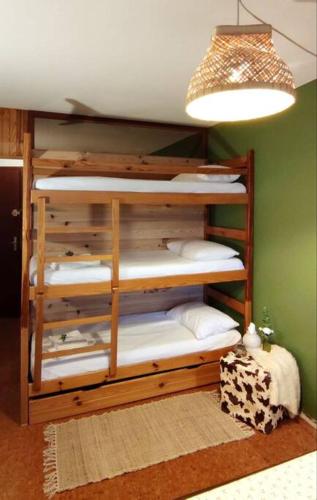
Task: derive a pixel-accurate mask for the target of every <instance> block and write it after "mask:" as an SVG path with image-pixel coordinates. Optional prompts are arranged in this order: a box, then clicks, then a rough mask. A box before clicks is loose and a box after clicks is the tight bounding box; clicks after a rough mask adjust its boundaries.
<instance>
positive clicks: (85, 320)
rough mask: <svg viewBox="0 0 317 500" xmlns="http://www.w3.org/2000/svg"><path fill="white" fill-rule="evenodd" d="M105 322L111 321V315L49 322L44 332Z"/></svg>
mask: <svg viewBox="0 0 317 500" xmlns="http://www.w3.org/2000/svg"><path fill="white" fill-rule="evenodd" d="M103 321H111V314H104V315H101V316H91V317H88V318H82V317H81V318H72V319H66V320H59V321H48V322H46V323H44V330H52V329H54V328H67V327H68V326H75V325H91V324H94V323H102V322H103Z"/></svg>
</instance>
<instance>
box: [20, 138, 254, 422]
mask: <svg viewBox="0 0 317 500" xmlns="http://www.w3.org/2000/svg"><path fill="white" fill-rule="evenodd" d="M203 163H206V161H205V160H201V159H200V160H194V159H184V158H164V157H155V156H147V157H144V156H143V157H138V156H134V157H132V156H128V155H126V156H125V155H109V154H103V155H101V154H98V155H96V154H95V155H94V154H87V153H86V154H84V153H82V154H80V153H76V154H71V153H69V152H64V153H63V152H50V151H46V152H43V151H36V150H33V149H32V137H31V135H30V134H25V137H24V169H23V252H22V317H21V325H22V326H21V421H22V423H37V422H43V421H47V420H52V419H55V418H62V417H67V416H72V415H77V414H81V413H84V412H87V411H94V410H99V409H101V408H106V407H110V406H114V405H118V404H123V403H128V402H132V401H137V400H142V399H145V398H148V397H154V396H158V395H162V394H167V393H171V392H176V391H179V390H184V389H189V388H193V387H199V386H203V385H207V384H211V383H215V384H216V383H218V382H219V360H220V357H221V356H222V355H224V354H225V353H227V352H228V351H229V350H230V349H231V348H232V347H233V345H235V344H236V343H237V341H238V340H239V338H240V336H239V335H237V332H236V331H234V330H233V331H230V332H229V334H228V335H227V337H226V339H225V338H224V337H222V339H216V338H213V339H212V341H211V340H210V339H209V340H208V339H206V341H204V342H202V341H196V342H194V340H193V339H192V340H191V341H190V337H189V335H188V332H186V328H184V327H182V328H181V327H178V326H177V325H176V323H175V322H174V323H173V322H171V321H170V320H166V315H165V311H157V310H156V311H155V312H154V313H153V312H150V313H146V311H144V314H143V315H142V314H141V315H139V316H140V317H138V315H132V317H131V318H126V319H124V317H123V318H121V319H120V318H119V311H120V296H121V297H122V294H133V293H135V292H143V293H151V292H152V291H153V290H161V289H163V290H167V289H171V288H173V287H188V286H196V285H197V286H198V285H203V287H204V300H205V302H206V303H209V302H210V301H215V302H216V303H220V304H224V305H225V306H226V307H228V308H231V309H232V310H234V311H236V312H237V313H239V314H240V315H242V316H243V318H244V323H245V324H248V323H249V322H250V320H251V315H252V253H253V243H252V241H253V189H254V188H253V184H254V173H253V168H254V166H253V164H254V155H253V152H252V151H250V152H249V153H248V154H247V155H246V156H244V157H238V158H233V159H230V160H225V161H223V162H221V166H219V168H213V170H212V172H211V171H210V169H209V167H208V166H206V167H204V166H202V165H203ZM184 173H185V174H187V175H188V174H197V173H199V174H204V173H205V174H211V173H212V174H214V175H239V176H241V177H242V179H243V180H244V181H245V185H243V184H241V183H232V184H230V185H228V183H225V184H222V183H221V182H219V183H217V184H218V185H216V186H211V183H206V182H204V183H200V182H197V183H194V182H171V180H172V179H174V178H175V176H178V175H181V174H184ZM200 184H202V185H201V186H200ZM129 189H130V191H129ZM218 204H219V205H226V204H230V205H243V206H245V208H246V224H245V229H232V228H224V227H216V226H212V225H210V222H209V220H210V217H209V210H210V207H211V206H212V205H218ZM51 205H54V206H57V207H59V206H61V205H63V206H67V207H73V206H77V205H89V206H92V207H94V206H97V205H102V206H107V207H108V208H109V210H110V214H111V216H110V220H109V222H110V223H109V222H108V223H107V224H102V225H95V224H86V225H78V224H77V225H74V224H71V223H69V222H67V223H64V224H63V225H58V224H54V221H53V223H52V222H51V221H50V222H48V209H49V207H50V206H51ZM127 205H128V206H129V205H130V206H133V207H135V206H143V205H146V206H153V207H156V206H160V205H164V206H166V207H169V206H175V205H178V206H191V207H194V206H200V207H203V208H204V211H203V214H204V239H205V240H208V239H210V237H217V238H229V239H233V240H238V241H240V242H242V243H244V244H245V258H244V265H243V264H242V263H241V261H240V259H238V258H233V259H228V261H230V262H226V261H223V262H220V261H219V262H218V263H217V265H216V267H215V266H212V265H210V263H209V265H208V263H201V262H198V263H197V262H196V263H195V265H192V264H193V263H190V262H189V261H188V260H186V259H182V258H180V257H176V256H175V254H174V255H172V254H171V252H169V251H168V250H166V249H165V248H164V249H159V250H157V251H153V250H152V251H144V250H137V251H125V250H124V249H123V250H122V251H120V212H121V210H122V208H123V207H125V206H127ZM77 234H84V235H86V234H87V235H88V234H94V235H98V234H100V235H105V234H107V235H108V237H109V238H110V240H111V251H109V250H108V251H107V253H100V254H90V253H87V254H85V253H81V254H80V255H75V254H73V252H67V253H66V254H58V255H56V254H54V255H48V254H47V253H46V238H47V237H48V236H49V235H62V236H63V237H64V238H67V237H69V236H70V235H73V236H74V235H77ZM33 254H34V255H33ZM82 262H86V263H91V267H90V266H87V268H85V269H86V274H85V272H83V268H81V267H80V265H79V267H78V268H77V274H76V272H69V269H70V268H71V267H72V266H71V264H72V263H73V264H75V265H74V269H75V270H76V265H77V263H82ZM140 262H142V263H143V265H142V266H140V265H139V266H138V265H137V264H138V263H140ZM60 264H62V265H64V266H65V267H64V272H63V271H60V269H59V266H60ZM65 264H66V265H65ZM69 264H70V267H67V266H68V265H69ZM94 264H95V265H94ZM189 264H191V265H189ZM61 267H62V266H61ZM76 276H77V277H76ZM234 281H237V282H242V283H244V285H245V297H244V301H243V302H242V301H239V300H237V299H235V298H233V297H231V296H229V295H227V294H225V293H223V292H220V291H219V290H217V289H214V288H212V286H211V285H212V284H217V283H223V282H234ZM101 295H102V296H104V295H107V296H108V295H109V296H110V297H111V300H110V305H111V311H110V313H109V310H108V309H109V308H108V309H107V310H106V301H105V310H104V313H103V314H94V315H92V316H80V317H72V318H70V319H60V318H58V319H53V320H47V319H46V317H45V315H46V313H45V303H46V301H48V300H59V299H61V300H65V298H70V297H97V296H101ZM153 314H154V315H153ZM135 321H137V323H136V322H135ZM131 323H132V330H133V328H134V330H133V331H134V332H135V331H136V330H138V335H139V336H136V338H135V339H134V342H135V343H134V344H133V341H132V340H131V339H132V336H131V335H130V336H129V334H128V332H129V331H131V330H129V328H131ZM79 325H80V327H81V328H86V329H87V332H88V335H90V336H91V335H92V336H94V335H95V334H96V332H100V330H101V329H102V328H103V330H104V331H103V334H102V335H98V340H97V341H95V340H94V341H92V340H91V341H89V342H88V343H87V344H85V345H81V344H78V345H79V347H76V345H75V347H74V345H72V347H71V348H69V349H67V347H65V348H63V349H61V350H60V351H57V350H55V349H53V350H52V349H49V348H47V346H48V343H47V342H48V338H49V333H50V332H51V331H53V330H54V329H58V331H63V329H65V331H67V329H71V328H74V327H77V326H79ZM105 325H106V326H105ZM127 325H128V326H129V325H130V326H129V328H128V326H127ZM119 327H120V328H121V330H120V332H121V333H119V334H118V330H119ZM156 329H157V330H156ZM125 331H126V334H125V333H124V332H125ZM146 331H148V332H149V335H148V338H146V335H145V332H146ZM152 331H153V332H154V335H155V332H156V336H155V340H154V341H153V342H152V343H151V332H152ZM168 331H173V332H174V336H173V339H170V340H169V338H168ZM118 337H119V346H120V342H121V344H122V347H121V348H120V350H119V354H118ZM121 337H122V339H121ZM191 337H192V336H191ZM91 339H92V337H91ZM140 339H141V340H140ZM144 339H146V342H147V343H146V342H145V344H144V343H143V341H144ZM164 339H165V340H164ZM131 342H132V344H131ZM138 342H140V343H141V344H140V343H138ZM197 342H198V343H197ZM199 342H200V343H199ZM156 344H157V345H156ZM140 345H141V346H142V348H140ZM198 346H199V347H198ZM154 347H155V348H154ZM151 349H152V351H151ZM105 352H106V353H107V356H105ZM79 358H80V359H81V360H84V362H82V368H80V367H79V365H80V363H74V362H73V363H72V362H70V363H68V364H67V360H70V359H72V360H73V361H74V360H76V359H77V360H78V359H79ZM65 360H66V363H65ZM85 363H86V364H85ZM87 363H88V364H87ZM74 366H75V368H74ZM71 367H73V368H71Z"/></svg>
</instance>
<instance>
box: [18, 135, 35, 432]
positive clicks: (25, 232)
mask: <svg viewBox="0 0 317 500" xmlns="http://www.w3.org/2000/svg"><path fill="white" fill-rule="evenodd" d="M31 142H32V141H31V136H30V134H27V135H25V138H24V150H23V164H24V165H23V188H22V263H21V332H20V334H21V337H20V421H21V423H22V424H26V423H27V422H28V374H29V336H30V303H29V296H30V288H29V261H30V257H31V228H32V211H31V186H32V167H31V158H32V149H31V148H32V144H31Z"/></svg>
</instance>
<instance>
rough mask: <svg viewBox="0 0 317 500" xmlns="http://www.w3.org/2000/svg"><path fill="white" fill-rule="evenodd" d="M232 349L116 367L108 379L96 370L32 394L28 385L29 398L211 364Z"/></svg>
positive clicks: (48, 383)
mask: <svg viewBox="0 0 317 500" xmlns="http://www.w3.org/2000/svg"><path fill="white" fill-rule="evenodd" d="M233 348H234V346H230V347H224V348H222V349H216V350H214V351H201V352H196V353H189V354H184V355H181V356H174V357H171V358H162V359H152V360H149V361H145V362H143V363H137V364H134V365H125V366H118V367H117V372H116V375H115V376H114V377H109V370H98V371H95V372H90V373H84V374H81V375H74V376H70V377H61V378H59V379H54V380H47V381H43V382H42V386H41V390H40V391H39V392H34V390H33V385H32V384H30V386H29V391H30V396H31V397H32V396H38V395H44V394H50V393H59V392H64V391H68V390H70V389H75V388H78V387H84V386H85V385H89V384H90V385H98V384H99V385H101V384H104V383H105V382H108V381H111V382H113V381H118V380H123V379H129V378H132V377H138V376H140V375H146V374H154V373H160V372H165V371H168V370H175V369H177V368H186V367H191V366H199V365H203V364H206V363H211V362H218V361H219V359H220V357H221V356H225V355H226V354H227V353H228V352H229V351H230V350H232V349H233Z"/></svg>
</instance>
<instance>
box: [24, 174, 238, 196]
mask: <svg viewBox="0 0 317 500" xmlns="http://www.w3.org/2000/svg"><path fill="white" fill-rule="evenodd" d="M34 187H35V188H36V189H42V190H43V189H46V190H54V191H56V190H58V191H123V192H133V193H245V192H246V188H245V186H244V185H243V184H241V183H240V182H171V181H156V180H147V179H122V178H114V177H47V178H43V179H38V180H36V181H35V183H34Z"/></svg>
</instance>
